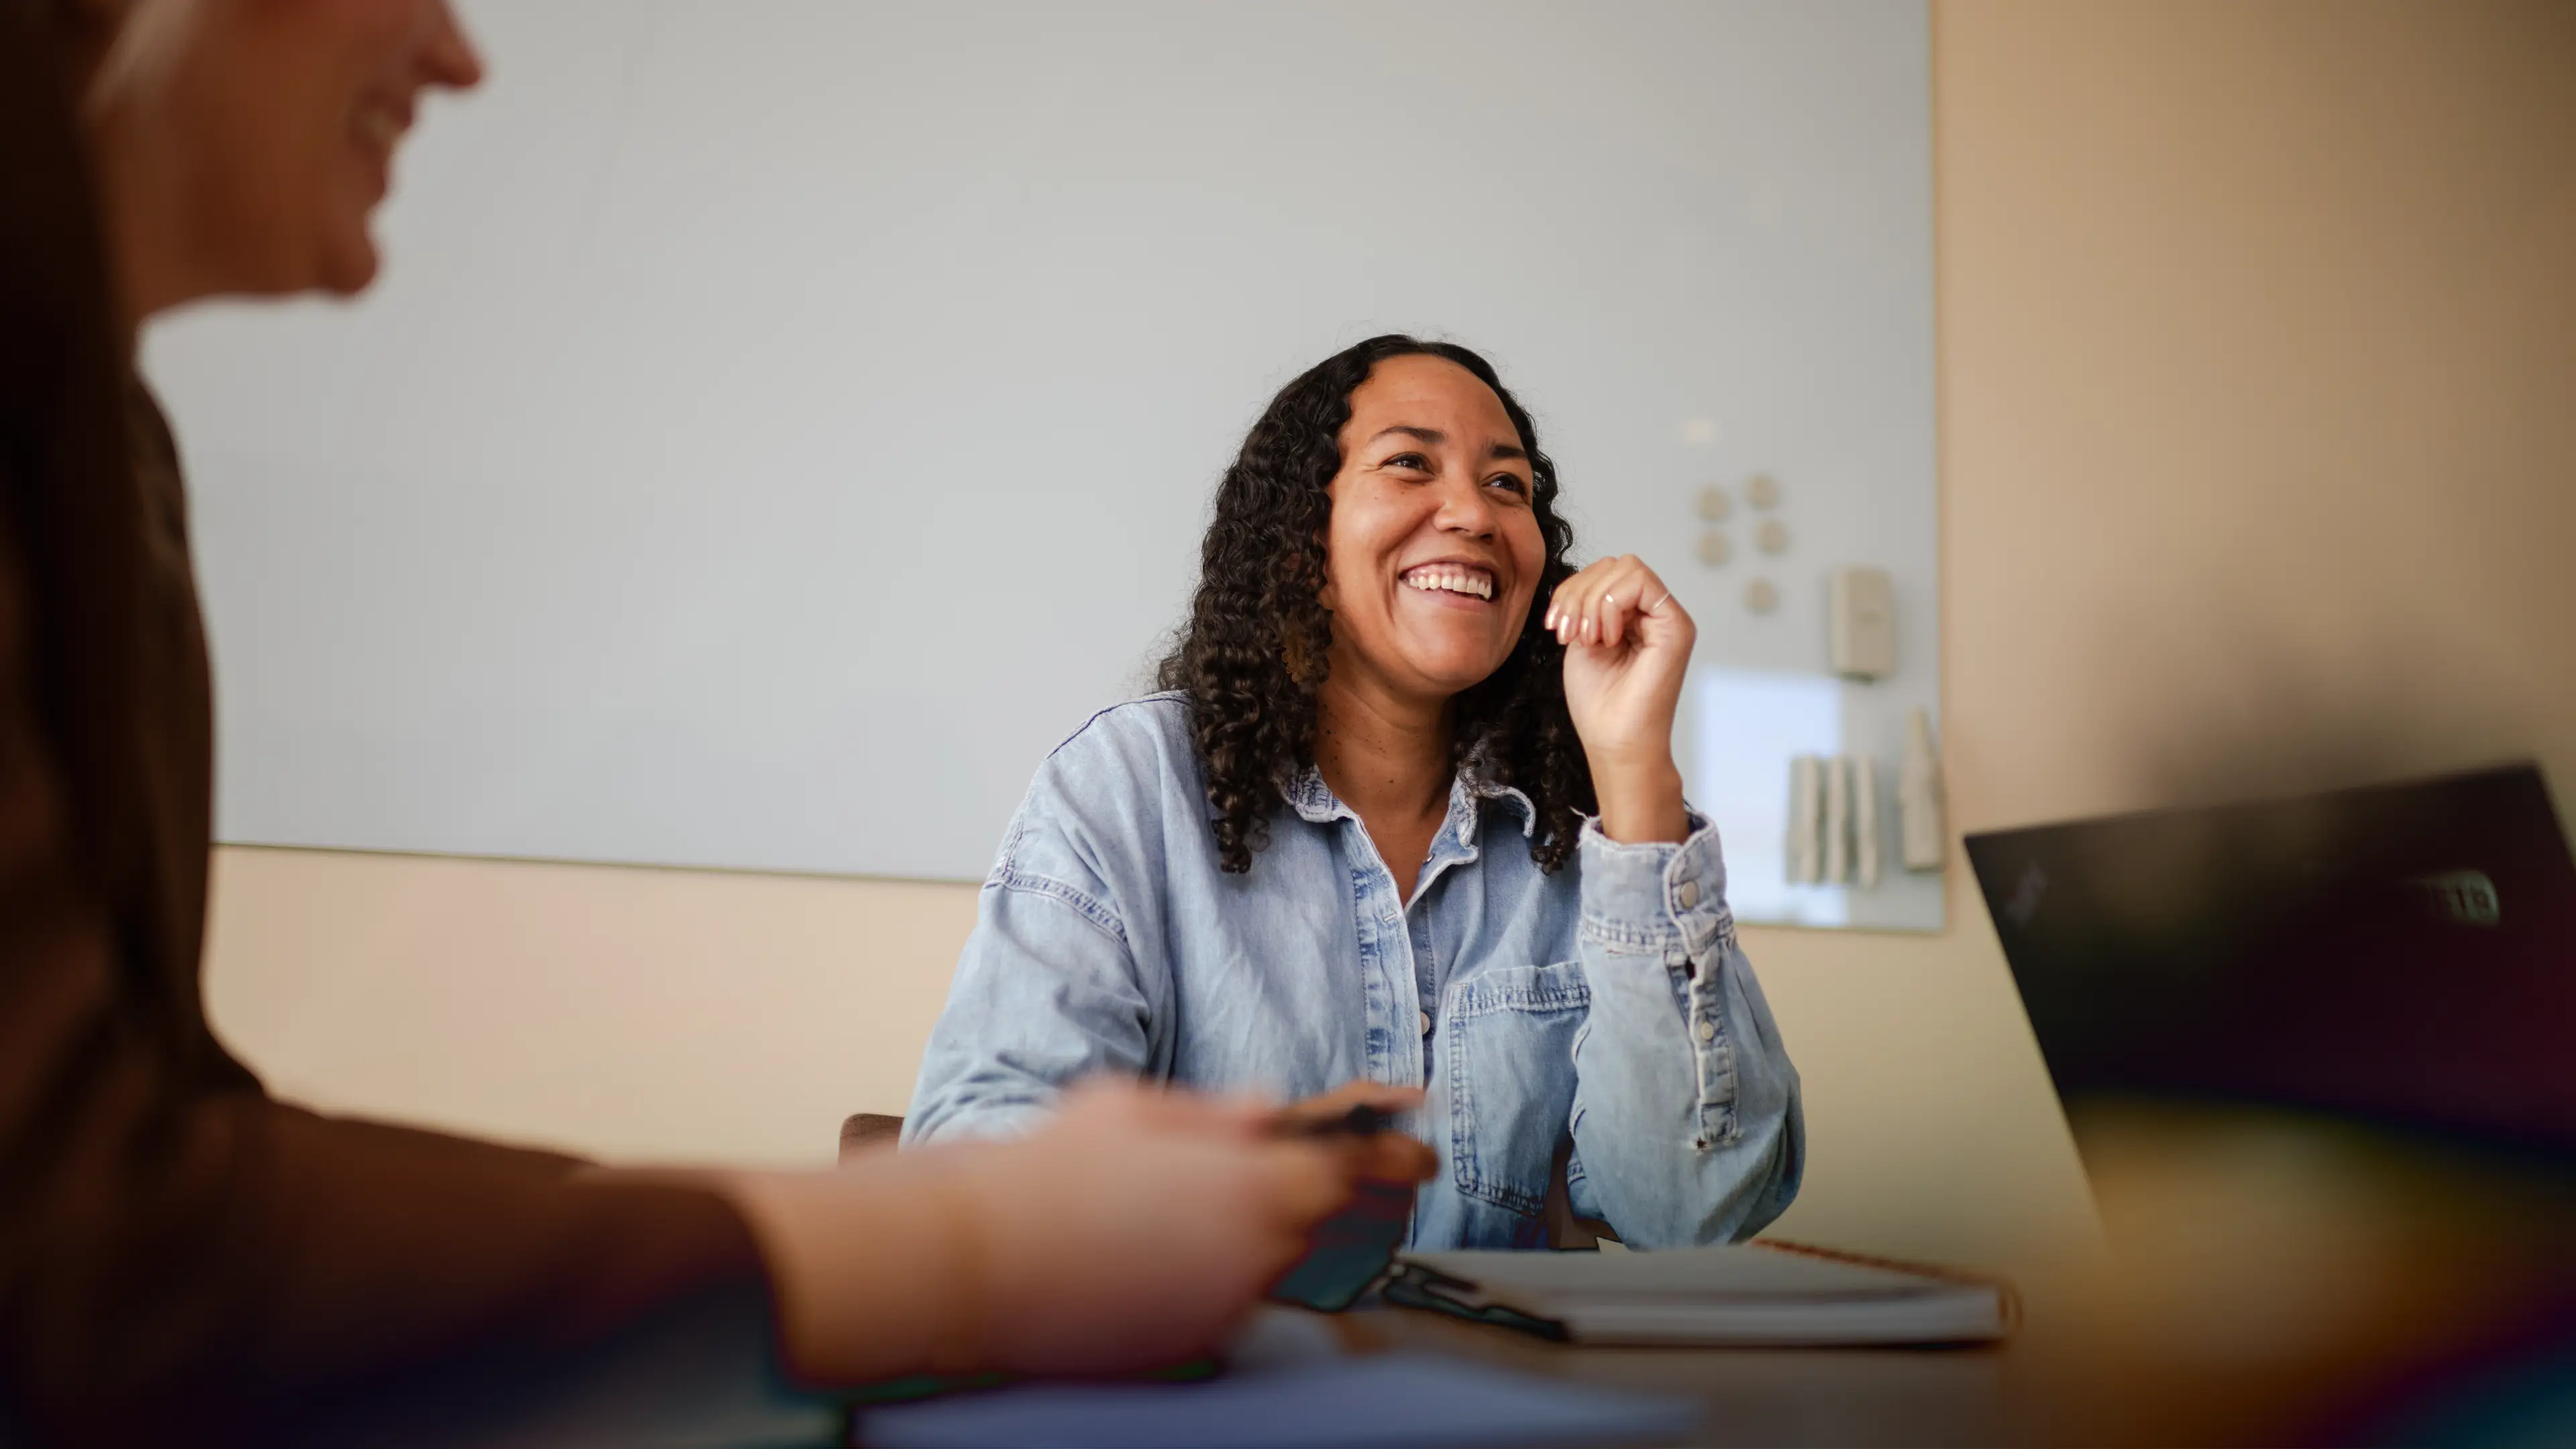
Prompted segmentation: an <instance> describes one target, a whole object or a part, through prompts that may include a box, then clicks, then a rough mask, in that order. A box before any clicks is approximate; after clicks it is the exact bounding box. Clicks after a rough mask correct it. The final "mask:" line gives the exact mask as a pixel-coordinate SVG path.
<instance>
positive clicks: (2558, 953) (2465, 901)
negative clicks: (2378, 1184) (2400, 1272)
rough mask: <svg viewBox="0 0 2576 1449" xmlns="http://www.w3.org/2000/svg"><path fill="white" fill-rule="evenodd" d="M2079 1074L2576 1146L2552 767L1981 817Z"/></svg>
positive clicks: (2187, 1094) (2058, 1067)
mask: <svg viewBox="0 0 2576 1449" xmlns="http://www.w3.org/2000/svg"><path fill="white" fill-rule="evenodd" d="M1967 845H1968V856H1969V859H1970V860H1971V861H1972V862H1973V863H1974V865H1975V867H1976V872H1977V882H1978V885H1979V886H1980V887H1981V888H1982V889H1983V891H1984V893H1985V897H1986V907H1987V910H1988V912H1989V913H1990V914H1991V915H1992V916H1993V918H1994V923H1995V930H1996V933H1997V934H1998V935H1999V936H2000V937H2001V938H2002V940H2003V947H2004V954H2005V956H2006V958H2007V959H2008V960H2009V961H2010V962H2011V963H2012V971H2013V977H2014V980H2015V981H2016V982H2017V983H2019V985H2020V988H2021V995H2022V1001H2023V1004H2024V1005H2025V1006H2026V1007H2027V1008H2028V1009H2029V1012H2030V1022H2031V1029H2032V1031H2033V1032H2034V1034H2036V1036H2037V1037H2038V1039H2039V1046H2040V1051H2041V1053H2042V1055H2044V1056H2045V1057H2046V1058H2047V1061H2048V1070H2049V1075H2050V1076H2051V1077H2052V1078H2053V1079H2054V1080H2055V1082H2056V1085H2057V1090H2058V1094H2059V1095H2060V1096H2061V1097H2063V1098H2065V1099H2066V1100H2067V1102H2068V1103H2069V1105H2070V1106H2075V1105H2078V1104H2079V1103H2080V1102H2081V1101H2082V1100H2083V1099H2085V1098H2094V1097H2131V1098H2150V1099H2153V1098H2165V1099H2198V1100H2206V1101H2216V1102H2243V1103H2257V1104H2267V1105H2276V1106H2288V1107H2293V1108H2299V1109H2303V1110H2309V1111H2321V1112H2325V1113H2328V1114H2331V1115H2335V1116H2340V1117H2346V1118H2352V1119H2357V1120H2360V1121H2364V1122H2369V1123H2374V1124H2377V1125H2380V1126H2383V1127H2395V1128H2399V1129H2403V1130H2406V1131H2410V1132H2418V1133H2430V1134H2433V1135H2435V1136H2439V1137H2444V1138H2450V1139H2454V1140H2460V1141H2463V1142H2468V1143H2474V1144H2480V1145H2486V1146H2503V1147H2507V1148H2512V1149H2518V1150H2526V1151H2534V1152H2538V1153H2542V1154H2545V1155H2549V1156H2556V1157H2570V1156H2576V1052H2570V1051H2568V1050H2567V1049H2566V1039H2567V1026H2568V1023H2569V1022H2571V1021H2576V863H2571V862H2570V860H2569V857H2568V850H2567V841H2566V837H2565V835H2564V834H2563V833H2562V832H2561V830H2560V828H2559V822H2558V817H2557V814H2556V812H2555V811H2554V810H2553V809H2552V808H2551V806H2550V801H2549V793H2548V788H2547V786H2546V785H2545V784H2544V782H2543V781H2542V778H2541V775H2540V772H2539V770H2538V769H2536V768H2534V767H2533V766H2530V765H2517V766H2511V767H2506V768H2501V769H2493V770H2485V771H2480V772H2477V773H2473V774H2465V775H2454V776H2448V777H2443V778H2439V779H2432V780H2423V781H2414V782H2409V783H2404V784H2396V785H2385V786H2377V787H2373V788H2368V789H2358V790H2345V791H2338V792H2336V793H2333V794H2327V795H2318V796H2312V797H2308V798H2304V799H2296V800H2284V801H2275V802H2267V803H2261V804H2250V805H2233V806H2227V807H2223V808H2218V809H2203V810H2171V811H2162V812H2157V813H2153V814H2145V815H2129V816H2120V817H2114V818H2110V819H2103V820H2089V821H2080V822H2076V823H2073V824H2066V825H2053V826H2044V827H2037V828H2032V829H2024V830H2002V831H1993V832H1988V833H1984V834H1979V835H1971V836H1969V837H1968V841H1967Z"/></svg>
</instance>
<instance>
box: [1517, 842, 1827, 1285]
mask: <svg viewBox="0 0 2576 1449" xmlns="http://www.w3.org/2000/svg"><path fill="white" fill-rule="evenodd" d="M1690 822H1691V834H1690V838H1689V839H1687V840H1684V841H1683V842H1681V843H1680V844H1678V845H1674V844H1670V843H1657V844H1644V845H1622V844H1619V843H1618V842H1616V841H1613V840H1611V839H1610V838H1609V837H1607V836H1605V835H1603V834H1602V833H1601V827H1600V824H1599V822H1597V821H1593V822H1587V823H1586V824H1585V825H1584V827H1583V836H1582V841H1581V844H1580V847H1579V848H1580V850H1581V852H1582V870H1583V881H1582V896H1583V923H1582V927H1581V930H1580V945H1579V947H1578V950H1579V954H1580V957H1581V960H1582V962H1583V972H1584V977H1585V982H1586V984H1587V985H1588V986H1589V988H1590V994H1591V1006H1590V1013H1589V1015H1588V1017H1587V1018H1586V1020H1585V1022H1584V1025H1583V1027H1582V1029H1581V1031H1580V1032H1579V1033H1578V1034H1577V1036H1576V1037H1575V1041H1574V1071H1575V1089H1574V1115H1573V1123H1572V1126H1573V1133H1574V1162H1573V1164H1572V1165H1571V1166H1570V1167H1569V1169H1568V1173H1567V1186H1568V1189H1569V1194H1570V1196H1571V1198H1572V1206H1573V1207H1574V1209H1575V1211H1576V1212H1578V1213H1581V1214H1582V1215H1584V1216H1586V1217H1592V1218H1598V1219H1600V1220H1603V1221H1606V1222H1608V1223H1609V1224H1610V1225H1611V1227H1612V1228H1614V1229H1616V1230H1617V1232H1618V1234H1619V1237H1620V1239H1621V1240H1622V1241H1623V1242H1626V1243H1627V1244H1629V1245H1630V1246H1632V1247H1637V1248H1687V1247H1695V1246H1699V1245H1701V1244H1706V1243H1722V1242H1730V1241H1734V1240H1738V1239H1742V1238H1748V1237H1751V1236H1752V1235H1753V1234H1754V1233H1756V1232H1759V1231H1760V1230H1761V1229H1762V1227H1763V1226H1764V1225H1765V1224H1767V1223H1769V1222H1770V1221H1771V1220H1772V1219H1774V1218H1776V1217H1778V1216H1779V1215H1780V1214H1781V1212H1782V1211H1783V1210H1785V1209H1786V1208H1787V1207H1788V1206H1789V1202H1790V1200H1791V1199H1792V1198H1794V1197H1796V1196H1797V1192H1798V1176H1799V1172H1800V1170H1801V1168H1802V1166H1803V1161H1804V1158H1805V1153H1806V1123H1805V1118H1804V1116H1803V1114H1802V1113H1801V1111H1800V1109H1799V1104H1798V1073H1797V1069H1796V1068H1794V1067H1792V1066H1791V1065H1790V1064H1789V1054H1788V1051H1787V1049H1786V1048H1785V1047H1784V1046H1782V1044H1781V1041H1780V1030H1779V1028H1778V1026H1776V1025H1775V1024H1774V1023H1773V1022H1772V1020H1771V1008H1770V1005H1769V1004H1768V1003H1767V1002H1765V1001H1764V1000H1763V999H1762V987H1761V984H1760V983H1759V982H1757V981H1756V980H1754V977H1753V965H1752V963H1751V962H1749V961H1747V960H1745V958H1744V952H1743V951H1742V950H1741V949H1739V948H1738V947H1737V945H1736V942H1735V918H1734V916H1733V915H1732V914H1731V913H1730V912H1729V911H1728V910H1727V908H1726V867H1725V865H1724V863H1723V862H1722V861H1721V860H1720V858H1719V855H1718V842H1717V831H1716V830H1715V828H1713V827H1712V826H1710V825H1709V824H1708V822H1707V821H1706V820H1704V819H1702V818H1701V817H1699V816H1698V815H1697V814H1693V815H1692V816H1691V817H1690Z"/></svg>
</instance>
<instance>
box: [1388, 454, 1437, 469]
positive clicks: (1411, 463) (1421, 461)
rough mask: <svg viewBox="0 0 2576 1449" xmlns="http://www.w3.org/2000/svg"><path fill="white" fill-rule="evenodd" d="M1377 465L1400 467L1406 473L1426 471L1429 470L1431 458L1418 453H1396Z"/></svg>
mask: <svg viewBox="0 0 2576 1449" xmlns="http://www.w3.org/2000/svg"><path fill="white" fill-rule="evenodd" d="M1379 466H1380V467H1385V468H1402V469H1403V470H1405V471H1406V472H1408V473H1428V472H1430V471H1431V460H1430V459H1429V458H1426V457H1424V456H1422V455H1421V454H1420V453H1398V454H1396V455H1395V456H1394V457H1392V458H1389V459H1387V460H1386V461H1385V462H1384V463H1382V464H1380V465H1379Z"/></svg>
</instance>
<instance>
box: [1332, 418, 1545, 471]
mask: <svg viewBox="0 0 2576 1449" xmlns="http://www.w3.org/2000/svg"><path fill="white" fill-rule="evenodd" d="M1394 433H1401V434H1403V435H1404V436H1406V437H1408V438H1411V439H1413V440H1414V441H1416V442H1419V443H1426V444H1429V445H1430V446H1432V447H1434V448H1436V447H1439V446H1440V445H1441V444H1442V443H1445V442H1447V441H1449V435H1448V434H1447V433H1444V432H1442V431H1440V430H1439V429H1438V428H1423V427H1416V426H1415V425H1413V424H1411V423H1397V424H1395V425H1394V426H1393V427H1386V428H1380V429H1378V430H1377V432H1376V434H1375V435H1374V436H1372V437H1371V438H1370V439H1369V441H1370V442H1372V443H1374V442H1376V441H1377V440H1378V439H1379V438H1383V437H1386V436H1388V435H1389V434H1394ZM1485 456H1486V458H1488V459H1490V460H1493V461H1496V462H1501V461H1503V460H1506V459H1511V458H1519V459H1523V460H1526V459H1527V458H1528V457H1529V450H1528V449H1527V448H1523V447H1520V446H1519V445H1517V444H1513V443H1496V444H1494V445H1493V446H1492V447H1490V448H1487V449H1486V450H1485Z"/></svg>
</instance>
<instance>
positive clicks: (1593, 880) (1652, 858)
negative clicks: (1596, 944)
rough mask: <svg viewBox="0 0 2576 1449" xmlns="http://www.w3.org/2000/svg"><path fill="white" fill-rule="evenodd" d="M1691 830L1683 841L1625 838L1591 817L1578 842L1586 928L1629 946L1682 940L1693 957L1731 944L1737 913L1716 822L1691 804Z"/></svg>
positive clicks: (1666, 945)
mask: <svg viewBox="0 0 2576 1449" xmlns="http://www.w3.org/2000/svg"><path fill="white" fill-rule="evenodd" d="M1685 814H1686V818H1687V819H1688V820H1689V822H1690V834H1689V836H1687V837H1686V838H1684V839H1683V840H1682V842H1681V843H1680V844H1678V845H1676V844H1674V843H1672V842H1670V841H1649V842H1646V843H1643V844H1638V845H1622V844H1620V843H1619V842H1618V841H1615V840H1612V839H1611V838H1610V837H1609V836H1607V835H1604V834H1602V833H1601V822H1600V820H1599V819H1598V818H1597V817H1595V818H1587V819H1586V820H1585V821H1584V822H1583V834H1582V836H1581V837H1580V839H1579V842H1578V849H1579V850H1580V851H1581V854H1582V862H1583V929H1584V931H1585V932H1586V933H1587V934H1589V935H1591V936H1593V937H1595V938H1596V939H1599V940H1602V941H1606V942H1610V943H1612V944H1614V945H1622V946H1628V947H1640V946H1643V947H1652V948H1657V949H1665V948H1670V947H1672V946H1676V945H1678V946H1680V947H1682V948H1683V949H1684V950H1685V951H1687V952H1688V953H1689V954H1690V958H1691V959H1692V960H1694V961H1703V960H1706V959H1708V957H1709V956H1710V954H1711V953H1712V952H1714V951H1716V950H1717V949H1719V948H1721V947H1722V946H1728V945H1732V943H1733V941H1734V937H1735V917H1734V915H1733V914H1732V913H1731V912H1729V911H1728V910H1727V908H1726V862H1725V859H1724V857H1723V856H1722V855H1721V854H1720V853H1719V850H1718V843H1717V827H1716V826H1714V825H1711V824H1709V823H1708V817H1706V816H1704V815H1701V814H1700V813H1699V812H1697V811H1695V810H1694V811H1686V812H1685Z"/></svg>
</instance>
